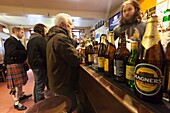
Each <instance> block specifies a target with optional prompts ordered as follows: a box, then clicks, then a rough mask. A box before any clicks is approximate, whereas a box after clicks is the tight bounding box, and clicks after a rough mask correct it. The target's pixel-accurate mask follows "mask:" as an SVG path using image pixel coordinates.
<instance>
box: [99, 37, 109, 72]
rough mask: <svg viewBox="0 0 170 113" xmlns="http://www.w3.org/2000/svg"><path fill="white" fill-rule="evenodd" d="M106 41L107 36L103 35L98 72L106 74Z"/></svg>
mask: <svg viewBox="0 0 170 113" xmlns="http://www.w3.org/2000/svg"><path fill="white" fill-rule="evenodd" d="M106 40H107V35H106V34H102V35H101V36H100V44H99V52H98V71H100V72H104V57H105V52H106V44H107V43H106Z"/></svg>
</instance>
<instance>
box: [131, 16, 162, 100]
mask: <svg viewBox="0 0 170 113" xmlns="http://www.w3.org/2000/svg"><path fill="white" fill-rule="evenodd" d="M157 26H158V17H157V16H156V15H154V16H151V17H150V18H149V19H148V20H147V25H146V31H145V34H144V36H143V39H142V42H141V50H140V53H139V57H138V64H137V65H136V67H135V90H134V92H135V94H136V95H137V96H138V97H139V98H141V99H143V100H145V101H148V102H160V101H161V100H162V95H163V92H162V86H163V72H164V66H165V53H164V51H163V47H162V45H161V42H160V36H159V33H158V29H157Z"/></svg>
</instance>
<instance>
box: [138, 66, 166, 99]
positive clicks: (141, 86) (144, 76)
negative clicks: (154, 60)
mask: <svg viewBox="0 0 170 113" xmlns="http://www.w3.org/2000/svg"><path fill="white" fill-rule="evenodd" d="M162 81H163V76H162V72H161V70H160V69H159V68H157V67H156V66H154V65H151V64H147V63H140V64H138V65H137V66H136V68H135V88H136V90H137V91H138V92H139V93H141V94H143V95H146V96H153V95H155V94H157V93H158V92H159V91H160V89H161V86H162Z"/></svg>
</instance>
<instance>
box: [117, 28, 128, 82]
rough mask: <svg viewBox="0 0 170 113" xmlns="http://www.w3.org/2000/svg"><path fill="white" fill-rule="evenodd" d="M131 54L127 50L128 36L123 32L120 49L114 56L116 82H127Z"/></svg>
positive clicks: (120, 38)
mask: <svg viewBox="0 0 170 113" xmlns="http://www.w3.org/2000/svg"><path fill="white" fill-rule="evenodd" d="M129 55H130V52H129V50H128V49H127V48H126V36H125V32H124V31H122V33H121V35H120V37H119V42H118V48H117V49H116V52H115V54H114V80H115V81H118V82H126V78H125V73H126V62H127V58H128V57H129Z"/></svg>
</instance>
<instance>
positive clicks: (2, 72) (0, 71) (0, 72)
mask: <svg viewBox="0 0 170 113" xmlns="http://www.w3.org/2000/svg"><path fill="white" fill-rule="evenodd" d="M0 74H1V75H0V78H1V79H3V81H4V82H5V81H6V79H5V75H4V71H3V69H0Z"/></svg>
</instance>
